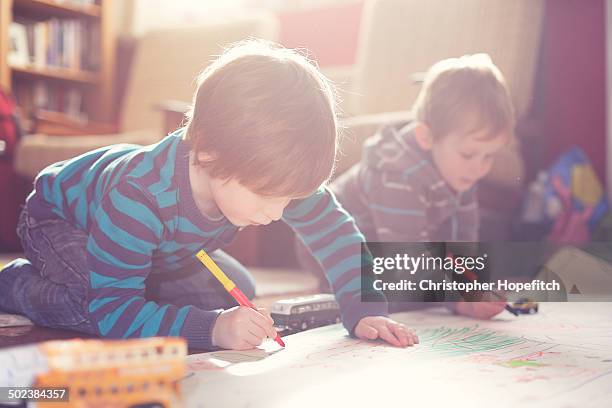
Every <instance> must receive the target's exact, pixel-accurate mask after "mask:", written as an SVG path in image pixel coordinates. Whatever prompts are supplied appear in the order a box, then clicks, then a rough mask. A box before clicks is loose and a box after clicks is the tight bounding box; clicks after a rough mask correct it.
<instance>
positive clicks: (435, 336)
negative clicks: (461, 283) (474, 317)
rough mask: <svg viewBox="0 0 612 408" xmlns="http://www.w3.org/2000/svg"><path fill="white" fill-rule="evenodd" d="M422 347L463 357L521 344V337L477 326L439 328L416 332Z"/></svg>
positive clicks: (523, 340)
mask: <svg viewBox="0 0 612 408" xmlns="http://www.w3.org/2000/svg"><path fill="white" fill-rule="evenodd" d="M418 335H419V339H420V341H421V345H422V346H426V347H428V348H430V349H431V350H433V351H435V352H440V353H443V354H447V355H453V356H455V355H465V354H471V353H482V352H488V351H494V350H500V349H503V348H507V347H512V346H516V345H519V344H523V343H525V342H526V340H525V339H524V338H522V337H516V336H510V335H507V334H503V333H499V332H496V331H493V330H490V329H485V328H481V327H479V326H478V325H474V326H472V327H462V328H451V327H444V326H442V327H439V328H435V329H425V330H422V331H419V332H418Z"/></svg>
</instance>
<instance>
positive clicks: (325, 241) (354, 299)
mask: <svg viewBox="0 0 612 408" xmlns="http://www.w3.org/2000/svg"><path fill="white" fill-rule="evenodd" d="M283 220H284V221H285V222H286V223H287V224H288V225H289V226H290V227H291V228H293V230H294V231H295V232H296V233H297V235H298V236H299V237H300V238H301V239H302V241H303V242H304V244H305V245H306V246H307V247H308V249H309V250H310V252H311V253H312V254H313V256H314V257H315V258H316V259H317V261H318V262H319V263H320V264H321V266H322V267H323V269H324V270H325V273H326V275H327V279H328V280H329V282H330V284H331V287H332V289H333V291H334V293H335V296H336V300H337V301H338V304H339V305H340V312H341V314H342V321H343V323H344V326H345V327H346V329H347V330H348V331H349V333H351V334H353V330H354V328H355V326H356V325H357V323H358V322H359V321H360V320H361V319H362V318H363V317H366V316H386V314H387V302H386V299H385V297H384V295H383V294H382V293H379V292H374V291H373V290H372V292H373V293H372V295H373V296H372V298H376V299H379V301H377V302H362V301H361V244H362V243H363V242H365V239H364V237H363V235H362V234H361V232H359V230H358V229H357V226H356V225H355V222H354V221H353V218H352V217H351V216H350V215H349V214H348V213H347V212H346V211H345V210H344V209H343V208H342V207H341V206H340V205H339V204H338V202H337V201H336V199H335V197H334V195H333V193H331V192H330V191H329V190H328V189H327V188H323V187H322V188H320V189H319V190H318V191H317V192H316V193H314V194H313V195H311V196H310V197H308V198H305V199H302V200H295V201H293V202H292V203H291V204H290V205H289V206H288V207H287V208H286V209H285V212H284V213H283Z"/></svg>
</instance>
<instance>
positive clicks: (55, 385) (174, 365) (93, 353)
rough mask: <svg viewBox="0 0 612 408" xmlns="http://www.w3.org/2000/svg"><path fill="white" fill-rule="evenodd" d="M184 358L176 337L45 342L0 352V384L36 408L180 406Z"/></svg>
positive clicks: (184, 349)
mask: <svg viewBox="0 0 612 408" xmlns="http://www.w3.org/2000/svg"><path fill="white" fill-rule="evenodd" d="M186 356H187V345H186V342H185V340H184V339H180V338H162V337H153V338H147V339H134V340H69V341H49V342H44V343H40V344H35V345H28V346H22V347H15V348H9V349H4V350H1V351H0V386H3V387H33V388H30V389H21V390H20V392H19V395H17V394H15V396H17V397H20V398H23V399H25V400H28V404H29V403H30V402H32V401H33V399H32V398H36V397H39V398H38V399H36V400H35V401H36V407H38V408H45V407H57V406H58V402H59V401H61V403H60V405H61V406H62V407H66V408H77V407H94V406H95V407H98V406H99V407H102V406H104V407H114V408H127V407H144V406H146V407H160V408H161V407H164V408H170V407H181V406H182V396H181V393H180V384H179V380H180V379H181V378H183V377H184V376H185V374H186ZM43 389H44V390H47V391H45V392H48V393H49V394H47V395H48V396H45V397H43V398H40V392H41V391H43ZM37 390H38V393H37V392H36V391H37ZM46 398H49V399H46ZM62 398H63V399H62ZM3 402H5V401H0V403H3ZM11 402H15V399H13V400H11ZM28 406H29V405H28Z"/></svg>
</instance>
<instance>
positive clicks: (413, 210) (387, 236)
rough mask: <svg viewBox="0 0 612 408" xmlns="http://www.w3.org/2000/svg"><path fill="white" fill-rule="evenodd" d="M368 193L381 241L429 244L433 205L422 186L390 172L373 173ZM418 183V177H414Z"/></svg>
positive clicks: (375, 226) (372, 215)
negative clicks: (430, 213)
mask: <svg viewBox="0 0 612 408" xmlns="http://www.w3.org/2000/svg"><path fill="white" fill-rule="evenodd" d="M370 177H371V178H372V179H373V180H372V182H371V183H370V188H369V189H368V191H367V195H368V197H367V199H368V205H369V207H370V208H369V210H370V214H371V217H372V222H373V224H374V228H375V229H376V235H377V236H378V240H379V241H381V242H426V241H429V238H430V237H429V233H428V230H427V209H428V208H429V207H430V205H431V204H430V203H429V201H428V199H427V197H425V196H424V194H423V192H421V191H419V187H418V183H409V182H408V181H406V180H404V179H397V180H396V178H398V177H400V176H398V175H395V174H393V173H389V172H379V171H371V173H370ZM411 180H414V178H411Z"/></svg>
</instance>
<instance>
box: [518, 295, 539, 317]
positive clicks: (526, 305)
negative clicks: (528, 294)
mask: <svg viewBox="0 0 612 408" xmlns="http://www.w3.org/2000/svg"><path fill="white" fill-rule="evenodd" d="M511 308H512V310H514V311H515V312H516V313H518V314H535V313H538V309H539V304H538V302H534V301H533V300H531V299H527V298H521V299H519V300H517V301H516V302H514V303H513V304H512V306H511Z"/></svg>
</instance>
